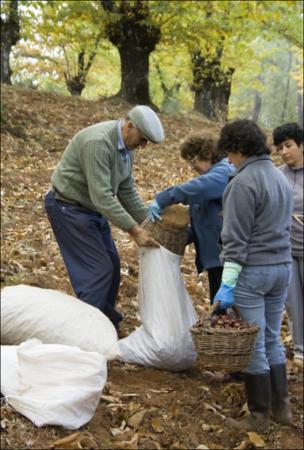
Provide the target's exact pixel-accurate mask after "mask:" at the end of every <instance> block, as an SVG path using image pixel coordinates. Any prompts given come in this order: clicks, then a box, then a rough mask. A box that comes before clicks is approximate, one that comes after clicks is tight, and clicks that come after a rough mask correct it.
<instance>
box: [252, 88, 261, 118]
mask: <svg viewBox="0 0 304 450" xmlns="http://www.w3.org/2000/svg"><path fill="white" fill-rule="evenodd" d="M261 109H262V96H261V94H260V93H259V92H258V91H255V94H254V106H253V110H252V114H251V118H252V120H254V121H255V122H257V121H258V120H259V116H260V112H261Z"/></svg>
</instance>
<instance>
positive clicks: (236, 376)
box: [229, 372, 245, 382]
mask: <svg viewBox="0 0 304 450" xmlns="http://www.w3.org/2000/svg"><path fill="white" fill-rule="evenodd" d="M229 375H230V378H231V381H232V382H233V381H244V380H245V374H244V373H243V372H229Z"/></svg>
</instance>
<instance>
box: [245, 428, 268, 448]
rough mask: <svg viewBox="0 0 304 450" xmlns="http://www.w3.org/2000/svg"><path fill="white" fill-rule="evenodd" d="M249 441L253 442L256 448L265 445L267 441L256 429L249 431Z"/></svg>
mask: <svg viewBox="0 0 304 450" xmlns="http://www.w3.org/2000/svg"><path fill="white" fill-rule="evenodd" d="M247 434H248V436H249V441H250V443H251V444H253V445H254V446H255V448H263V447H265V442H264V441H263V439H262V438H261V436H260V435H259V434H257V433H256V432H255V431H248V433H247Z"/></svg>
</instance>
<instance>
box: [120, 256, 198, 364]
mask: <svg viewBox="0 0 304 450" xmlns="http://www.w3.org/2000/svg"><path fill="white" fill-rule="evenodd" d="M180 260H181V257H180V256H178V255H175V254H173V253H171V252H169V251H168V250H166V249H165V248H163V247H160V248H159V249H148V248H144V249H140V268H139V291H138V297H139V312H140V317H141V321H142V325H141V326H140V327H139V328H137V329H136V330H135V331H134V332H133V333H132V334H130V335H129V336H128V337H126V338H124V339H121V340H120V341H118V343H119V347H120V350H121V355H122V356H121V358H122V360H123V361H125V362H128V363H137V364H141V365H143V366H150V367H157V368H161V369H167V370H184V369H186V368H188V367H190V366H191V365H192V364H193V362H194V361H195V359H196V356H197V355H196V352H195V349H194V345H193V342H192V337H191V333H190V328H191V326H192V325H193V324H194V323H195V322H196V314H195V310H194V308H193V305H192V300H191V298H190V296H189V294H188V292H187V290H186V288H185V285H184V281H183V279H182V275H181V271H180Z"/></svg>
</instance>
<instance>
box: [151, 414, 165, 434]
mask: <svg viewBox="0 0 304 450" xmlns="http://www.w3.org/2000/svg"><path fill="white" fill-rule="evenodd" d="M151 426H152V428H153V430H154V431H156V433H163V432H164V431H165V429H164V427H163V423H162V420H161V418H160V417H153V418H152V419H151Z"/></svg>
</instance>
